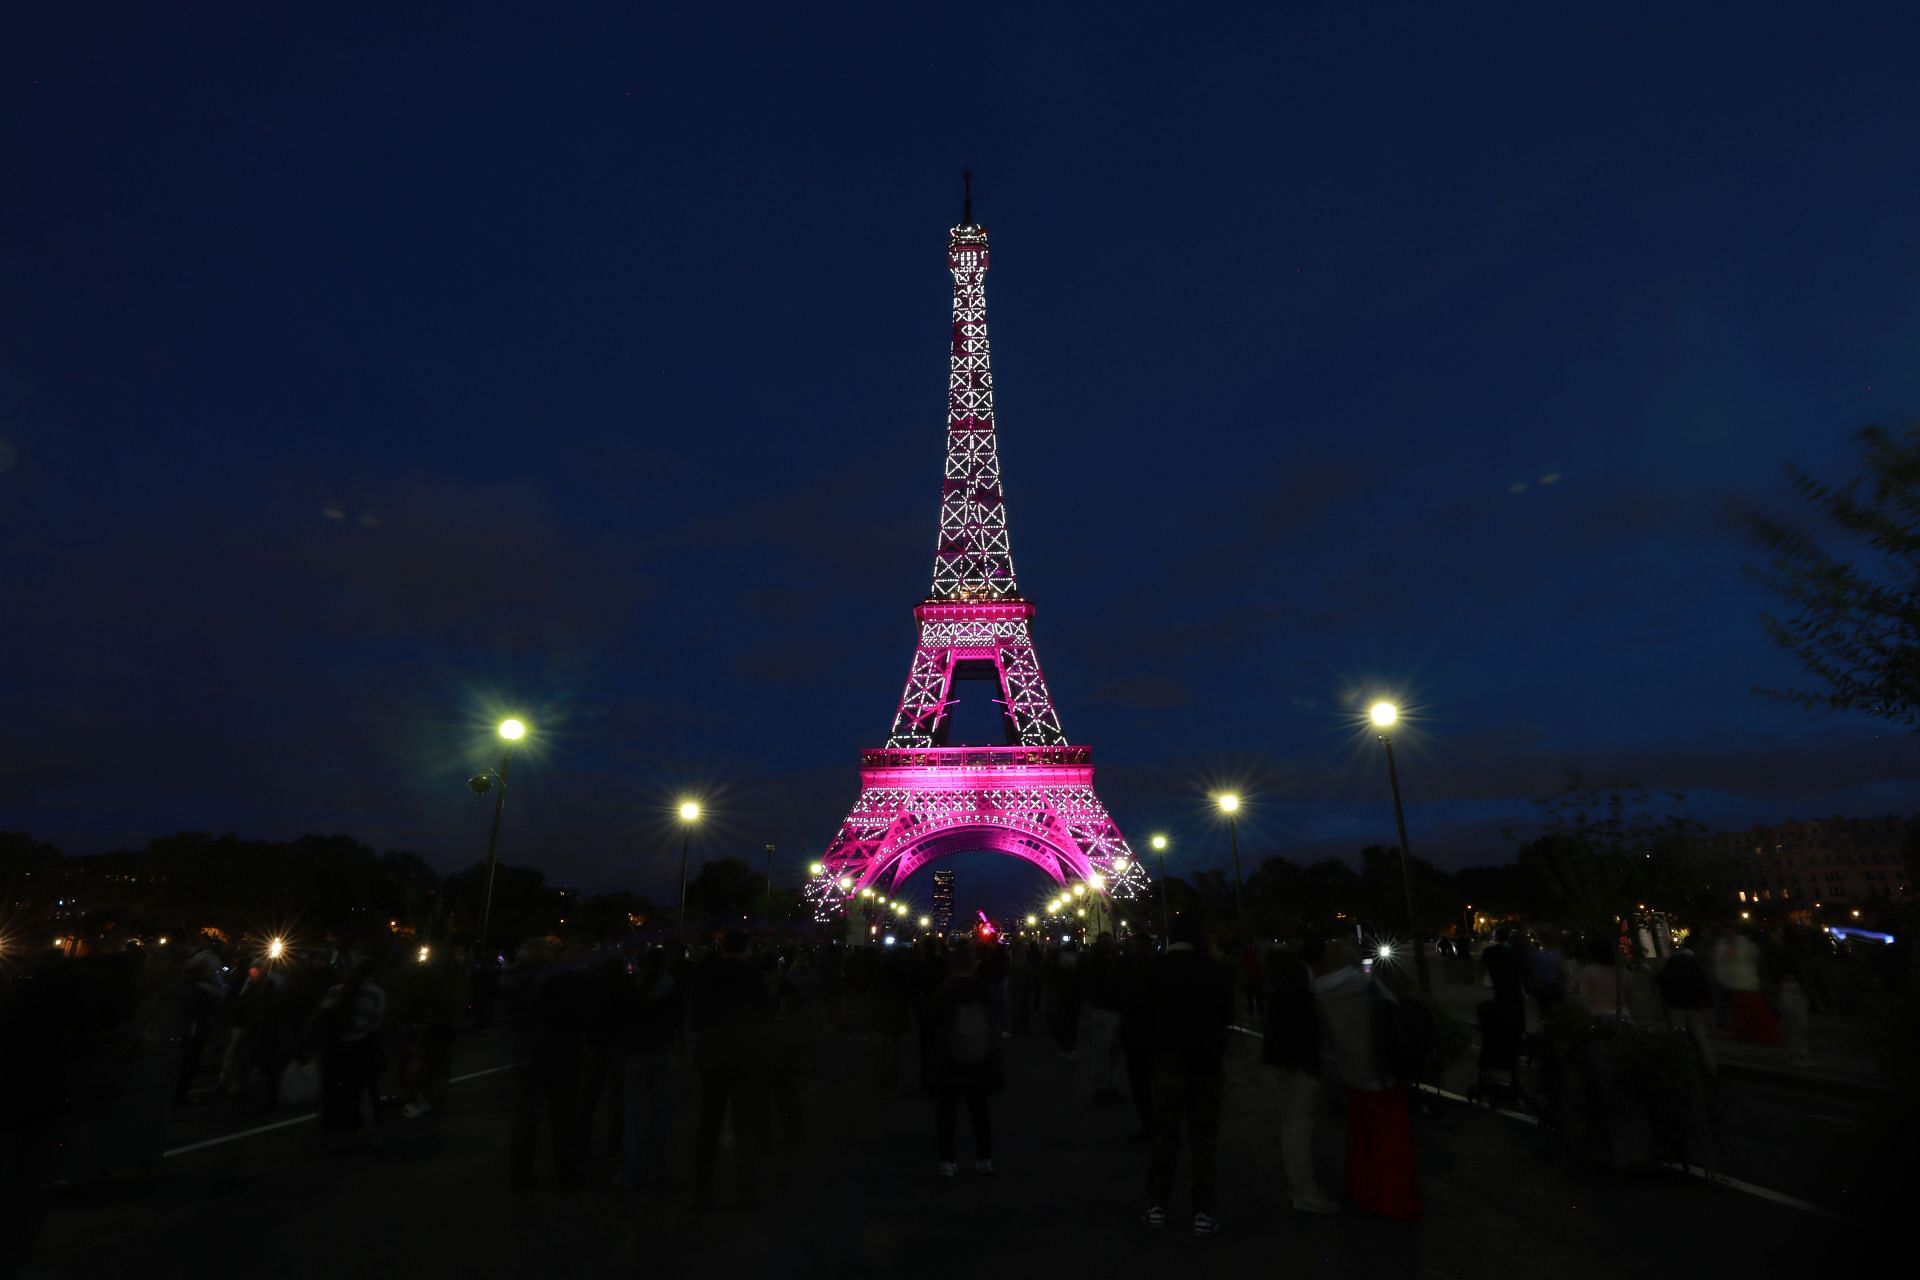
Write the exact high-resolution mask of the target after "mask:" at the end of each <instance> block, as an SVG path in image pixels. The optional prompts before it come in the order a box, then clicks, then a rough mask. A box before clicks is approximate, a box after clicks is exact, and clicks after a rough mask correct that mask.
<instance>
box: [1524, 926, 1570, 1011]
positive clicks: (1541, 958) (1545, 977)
mask: <svg viewBox="0 0 1920 1280" xmlns="http://www.w3.org/2000/svg"><path fill="white" fill-rule="evenodd" d="M1523 960H1524V961H1525V965H1526V972H1527V989H1528V990H1529V991H1531V992H1532V993H1533V1001H1534V1003H1535V1004H1536V1005H1538V1006H1539V1008H1540V1013H1541V1016H1543V1017H1544V1016H1545V1015H1546V1013H1547V1011H1548V1010H1550V1009H1552V1008H1554V1007H1555V1006H1557V1005H1558V1004H1559V1003H1560V1002H1561V1001H1562V1000H1564V999H1566V997H1567V956H1566V952H1565V951H1564V950H1562V948H1561V945H1560V938H1559V935H1558V934H1556V933H1553V932H1552V931H1548V932H1547V934H1546V936H1544V937H1542V938H1540V939H1538V941H1537V943H1536V945H1534V946H1532V947H1530V948H1528V950H1527V953H1526V955H1525V956H1524V957H1523Z"/></svg>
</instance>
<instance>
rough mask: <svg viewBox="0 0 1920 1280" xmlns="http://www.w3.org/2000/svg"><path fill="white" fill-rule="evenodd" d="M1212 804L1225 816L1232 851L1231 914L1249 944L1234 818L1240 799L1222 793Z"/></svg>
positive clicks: (1237, 825) (1238, 836)
mask: <svg viewBox="0 0 1920 1280" xmlns="http://www.w3.org/2000/svg"><path fill="white" fill-rule="evenodd" d="M1213 802H1214V803H1215V804H1217V805H1219V806H1220V812H1222V813H1224V814H1226V815H1227V845H1228V847H1229V848H1231V849H1232V850H1233V914H1234V915H1235V917H1237V918H1238V920H1239V923H1240V937H1241V940H1242V941H1244V942H1246V943H1248V944H1251V943H1252V942H1253V935H1252V934H1250V933H1248V932H1247V903H1246V899H1245V898H1244V897H1242V896H1241V893H1240V828H1239V824H1238V822H1237V821H1236V820H1235V818H1234V815H1235V814H1237V813H1239V812H1240V797H1239V796H1237V795H1235V794H1234V793H1233V792H1231V791H1222V792H1221V793H1220V794H1219V795H1217V796H1215V797H1214V798H1213Z"/></svg>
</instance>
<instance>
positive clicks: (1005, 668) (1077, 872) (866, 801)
mask: <svg viewBox="0 0 1920 1280" xmlns="http://www.w3.org/2000/svg"><path fill="white" fill-rule="evenodd" d="M947 267H948V269H949V270H950V271H952V273H953V356H952V365H951V371H950V373H949V374H948V379H947V469H946V479H945V482H944V484H943V485H942V488H941V498H940V544H939V550H938V551H937V552H936V553H935V554H934V560H933V590H932V591H931V592H929V593H928V595H927V598H926V599H925V600H924V601H922V602H921V603H920V604H919V605H918V606H917V607H915V609H914V611H913V616H914V618H915V620H916V621H917V622H918V623H919V627H920V643H919V646H918V648H916V649H915V651H914V655H913V666H912V669H911V670H910V671H909V672H908V673H907V687H906V691H905V692H904V693H903V694H901V696H900V708H899V710H898V711H896V712H895V713H894V717H893V731H892V732H891V733H889V734H888V735H887V745H886V746H884V747H880V748H878V749H875V750H869V751H864V752H862V753H861V770H860V784H861V785H860V798H859V800H857V801H855V803H854V806H853V812H852V813H850V814H848V815H847V819H846V821H845V822H843V823H841V825H840V832H839V834H838V835H836V836H835V837H834V838H833V843H832V844H831V845H830V846H829V847H828V849H827V852H826V854H825V855H824V856H823V857H822V858H821V860H820V862H819V864H818V868H819V869H818V870H817V871H816V872H815V873H814V874H813V876H812V878H811V880H810V881H809V882H808V886H807V896H808V899H809V900H810V901H811V902H812V903H813V905H814V908H815V914H816V915H817V916H819V917H820V918H822V919H825V918H827V917H828V916H830V915H832V914H835V913H837V912H838V911H841V910H843V909H845V908H846V907H847V905H848V904H849V903H851V902H852V901H854V900H855V899H857V898H861V897H863V896H866V895H867V894H868V893H870V892H871V891H875V890H885V889H889V888H891V887H892V886H894V885H896V884H898V883H900V882H901V881H904V880H905V879H906V878H907V877H908V876H911V875H912V874H913V873H914V872H915V871H917V870H919V869H920V868H921V867H923V866H925V865H926V864H927V863H929V862H933V861H935V860H936V859H939V858H942V857H945V856H946V855H948V854H951V853H961V852H965V851H969V850H979V849H986V850H992V851H996V852H999V853H1005V854H1010V855H1012V856H1013V857H1016V858H1024V859H1026V860H1027V861H1028V862H1031V863H1033V864H1034V865H1035V866H1037V867H1039V868H1040V869H1041V870H1043V871H1045V872H1046V873H1047V874H1048V875H1049V876H1051V877H1053V879H1054V880H1055V881H1056V882H1057V883H1060V884H1067V883H1069V882H1081V881H1084V882H1087V883H1088V884H1089V887H1090V888H1091V889H1092V890H1093V892H1095V893H1096V894H1098V893H1101V892H1105V893H1109V894H1112V895H1113V896H1115V897H1122V898H1126V897H1132V896H1134V895H1135V894H1136V893H1138V892H1139V891H1140V890H1141V889H1142V888H1143V887H1145V885H1146V883H1147V878H1146V873H1145V872H1144V871H1143V870H1142V869H1141V866H1140V863H1139V860H1138V859H1136V858H1135V857H1134V856H1133V851H1132V850H1131V849H1130V848H1128V847H1127V841H1126V838H1125V837H1124V836H1122V835H1121V834H1120V828H1119V827H1117V826H1115V825H1114V821H1113V819H1112V818H1111V817H1109V816H1108V814H1107V810H1106V806H1104V805H1102V804H1101V803H1100V800H1099V797H1097V796H1096V795H1094V792H1093V748H1092V747H1085V746H1073V745H1070V744H1069V743H1068V741H1067V737H1066V734H1065V733H1064V732H1062V730H1061V728H1060V716H1059V713H1058V712H1056V711H1055V710H1054V707H1053V698H1052V696H1051V695H1050V694H1048V692H1047V682H1046V680H1045V679H1043V678H1042V676H1041V674H1040V661H1039V659H1038V658H1036V657H1035V656H1034V652H1033V634H1032V630H1031V627H1032V622H1033V605H1032V604H1030V603H1028V602H1027V601H1026V600H1025V599H1023V598H1022V597H1021V595H1020V589H1019V587H1018V585H1017V584H1016V583H1015V581H1014V576H1013V553H1012V549H1011V547H1010V545H1009V543H1008V540H1007V508H1006V499H1005V498H1004V497H1003V496H1002V494H1001V492H1000V450H999V445H998V443H997V441H996V438H995V435H994V424H993V368H992V365H991V363H990V361H989V358H988V352H987V300H986V275H987V229H986V228H985V227H983V226H981V225H980V224H979V223H977V222H975V221H974V220H973V193H972V183H971V175H969V183H968V191H967V202H966V210H965V213H964V214H963V215H962V217H961V221H960V225H959V226H957V227H955V228H953V230H952V232H951V238H950V239H949V240H948V242H947ZM987 678H992V679H994V680H997V681H998V682H999V686H1000V693H1001V696H1000V698H998V699H996V701H997V702H999V704H1000V707H1001V711H1002V717H1003V722H1004V725H1005V728H1006V739H1007V745H1005V746H988V747H970V746H949V745H947V734H948V729H949V728H950V718H949V716H948V711H949V710H950V708H951V707H952V706H953V704H954V699H953V697H952V693H953V684H954V681H955V680H965V679H987Z"/></svg>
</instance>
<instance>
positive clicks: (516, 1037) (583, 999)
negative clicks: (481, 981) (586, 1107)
mask: <svg viewBox="0 0 1920 1280" xmlns="http://www.w3.org/2000/svg"><path fill="white" fill-rule="evenodd" d="M521 957H522V963H521V964H518V965H516V966H515V967H514V969H513V971H512V972H510V973H509V974H508V975H507V981H506V983H505V984H504V989H503V991H502V993H501V994H502V1000H501V1003H502V1005H503V1006H504V1009H505V1018H506V1021H507V1024H508V1027H509V1030H510V1031H511V1033H512V1035H513V1041H514V1067H513V1080H514V1105H513V1136H512V1138H511V1140H510V1142H509V1145H508V1150H507V1181H508V1184H509V1185H510V1186H513V1187H515V1188H524V1187H530V1186H532V1185H533V1183H534V1177H533V1163H534V1156H535V1153H536V1151H537V1150H538V1147H539V1143H540V1131H541V1129H542V1128H544V1129H546V1131H547V1133H548V1137H549V1141H551V1143H552V1144H553V1173H554V1180H555V1181H556V1182H557V1183H558V1184H559V1185H560V1186H562V1187H565V1188H567V1189H569V1190H571V1189H573V1188H576V1187H578V1186H580V1185H581V1181H582V1176H581V1171H580V1162H581V1158H582V1155H583V1151H582V1147H583V1145H584V1144H583V1142H582V1135H581V1132H580V1077H581V1072H582V1069H583V1067H584V1065H585V1064H584V1058H585V1037H586V1022H587V1018H588V1016H589V1013H590V1010H591V1008H592V990H591V987H590V984H589V983H588V980H587V976H586V975H585V974H583V973H579V972H576V971H574V970H570V969H549V970H546V971H545V972H542V971H541V970H540V969H538V968H537V967H535V966H537V965H538V963H539V962H540V961H541V960H542V959H544V958H546V952H545V949H544V947H543V946H537V945H533V944H529V945H528V946H524V947H522V948H521Z"/></svg>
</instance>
